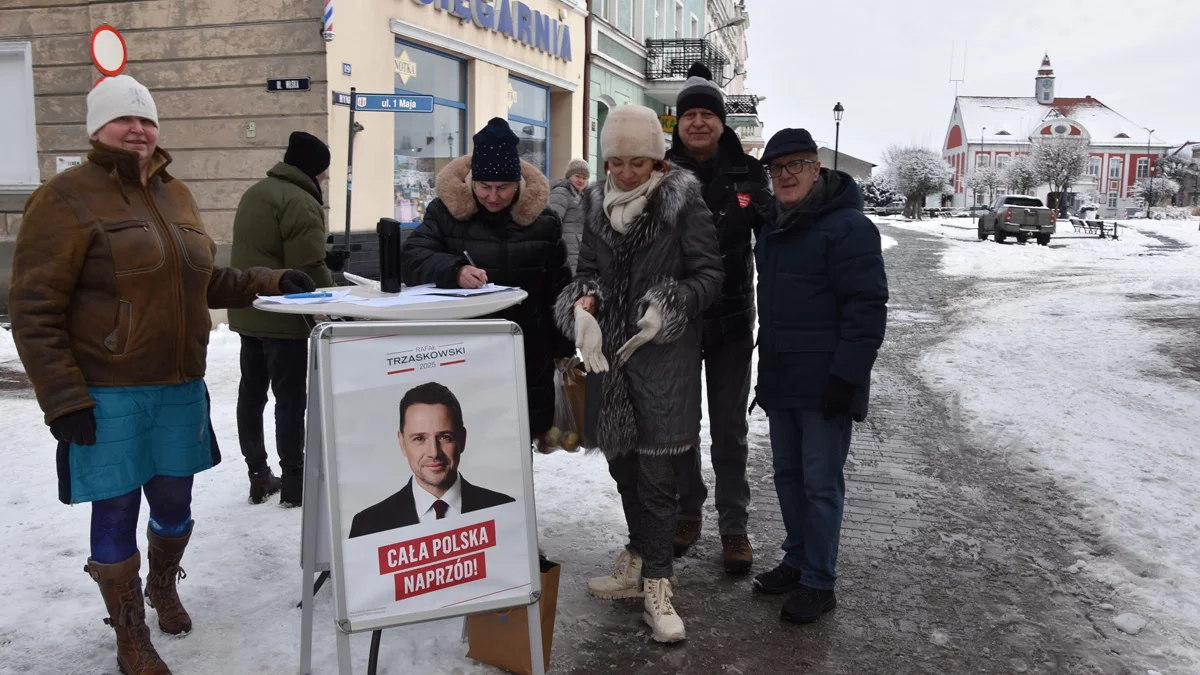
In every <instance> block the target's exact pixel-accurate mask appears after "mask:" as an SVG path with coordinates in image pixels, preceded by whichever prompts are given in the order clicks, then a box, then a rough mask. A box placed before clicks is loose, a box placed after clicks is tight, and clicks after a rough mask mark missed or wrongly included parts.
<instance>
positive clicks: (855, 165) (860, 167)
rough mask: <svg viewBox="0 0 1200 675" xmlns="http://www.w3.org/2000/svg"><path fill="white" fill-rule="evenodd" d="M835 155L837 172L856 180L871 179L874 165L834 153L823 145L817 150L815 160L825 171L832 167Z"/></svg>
mask: <svg viewBox="0 0 1200 675" xmlns="http://www.w3.org/2000/svg"><path fill="white" fill-rule="evenodd" d="M835 154H836V155H837V168H838V171H844V172H845V173H848V174H850V176H851V177H852V178H853V179H854V180H856V181H861V180H866V179H868V178H870V177H871V171H873V170H874V169H875V164H873V163H871V162H868V161H867V160H865V159H859V158H857V157H852V156H851V155H847V154H846V153H844V152H837V153H835V152H834V150H833V148H828V147H825V146H824V145H822V146H819V147H818V148H817V159H819V160H820V161H821V166H822V167H823V168H826V169H832V168H833V166H834V155H835Z"/></svg>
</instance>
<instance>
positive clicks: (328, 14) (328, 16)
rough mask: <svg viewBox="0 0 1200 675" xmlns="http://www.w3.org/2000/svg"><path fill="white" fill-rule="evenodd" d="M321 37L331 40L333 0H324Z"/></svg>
mask: <svg viewBox="0 0 1200 675" xmlns="http://www.w3.org/2000/svg"><path fill="white" fill-rule="evenodd" d="M321 37H323V38H325V41H326V42H333V0H325V28H324V29H323V30H322V31H321Z"/></svg>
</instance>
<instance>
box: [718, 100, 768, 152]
mask: <svg viewBox="0 0 1200 675" xmlns="http://www.w3.org/2000/svg"><path fill="white" fill-rule="evenodd" d="M725 124H727V125H729V127H730V128H731V129H733V131H734V132H735V133H736V134H737V135H738V138H739V139H741V141H742V147H743V148H746V149H751V148H761V147H763V146H764V145H765V142H764V141H763V124H762V120H760V119H759V118H758V97H757V96H755V95H753V94H731V95H729V96H726V97H725Z"/></svg>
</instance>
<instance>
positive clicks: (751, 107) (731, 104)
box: [725, 94, 758, 115]
mask: <svg viewBox="0 0 1200 675" xmlns="http://www.w3.org/2000/svg"><path fill="white" fill-rule="evenodd" d="M725 114H726V115H758V97H757V96H755V95H753V94H730V95H729V96H726V97H725Z"/></svg>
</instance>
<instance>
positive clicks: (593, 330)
mask: <svg viewBox="0 0 1200 675" xmlns="http://www.w3.org/2000/svg"><path fill="white" fill-rule="evenodd" d="M575 346H576V347H578V348H579V352H580V353H581V354H582V355H583V367H584V368H586V369H587V371H588V372H589V373H603V372H607V371H608V359H606V358H604V335H603V334H602V333H601V332H600V324H599V323H596V317H594V316H592V315H591V314H590V313H589V312H588V311H587V310H585V309H584V308H582V307H578V306H577V307H576V308H575Z"/></svg>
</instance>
